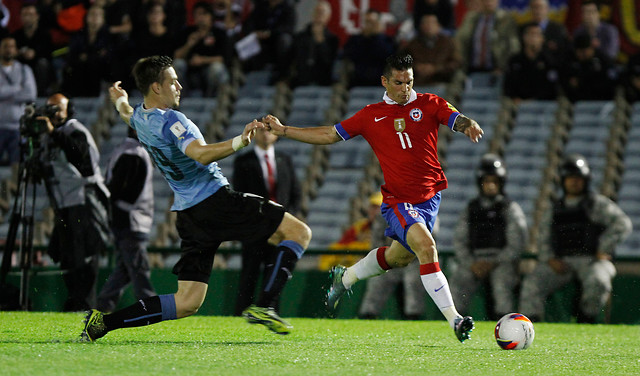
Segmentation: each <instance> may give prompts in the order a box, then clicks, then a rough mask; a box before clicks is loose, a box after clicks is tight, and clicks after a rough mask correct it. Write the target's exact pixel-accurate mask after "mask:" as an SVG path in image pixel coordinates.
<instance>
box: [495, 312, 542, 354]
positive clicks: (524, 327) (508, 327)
mask: <svg viewBox="0 0 640 376" xmlns="http://www.w3.org/2000/svg"><path fill="white" fill-rule="evenodd" d="M535 335H536V333H535V331H534V330H533V323H532V322H531V320H529V318H527V316H525V315H523V314H522V313H508V314H506V315H504V316H502V318H501V319H500V320H498V323H497V324H496V329H495V337H496V342H497V343H498V346H500V348H502V349H503V350H524V349H526V348H528V347H529V346H531V344H532V343H533V338H534V337H535Z"/></svg>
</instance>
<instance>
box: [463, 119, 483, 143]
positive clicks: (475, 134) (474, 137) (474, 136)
mask: <svg viewBox="0 0 640 376" xmlns="http://www.w3.org/2000/svg"><path fill="white" fill-rule="evenodd" d="M464 134H465V135H466V136H467V137H469V139H470V140H471V142H478V141H480V139H481V138H482V135H483V134H484V131H483V130H482V128H480V126H479V125H478V123H477V122H475V121H474V120H471V126H469V128H467V129H465V130H464Z"/></svg>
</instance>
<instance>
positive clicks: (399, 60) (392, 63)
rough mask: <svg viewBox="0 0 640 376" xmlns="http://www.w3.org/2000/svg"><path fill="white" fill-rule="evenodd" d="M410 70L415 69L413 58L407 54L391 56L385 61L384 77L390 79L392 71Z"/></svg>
mask: <svg viewBox="0 0 640 376" xmlns="http://www.w3.org/2000/svg"><path fill="white" fill-rule="evenodd" d="M409 68H413V56H411V55H410V54H407V53H405V54H396V55H391V56H389V57H387V60H385V64H384V70H383V71H382V75H383V76H385V77H387V78H389V77H391V71H392V70H394V69H395V70H397V71H406V70H409Z"/></svg>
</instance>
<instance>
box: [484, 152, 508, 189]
mask: <svg viewBox="0 0 640 376" xmlns="http://www.w3.org/2000/svg"><path fill="white" fill-rule="evenodd" d="M487 176H495V177H497V178H498V184H499V193H501V194H504V184H505V181H506V178H507V169H506V167H505V165H504V162H503V161H502V159H501V158H500V157H499V156H498V155H496V154H492V153H489V154H485V155H483V156H482V159H481V160H480V165H479V166H478V169H477V170H476V184H477V185H478V190H479V191H480V193H481V194H482V193H483V190H482V181H483V179H484V178H485V177H487Z"/></svg>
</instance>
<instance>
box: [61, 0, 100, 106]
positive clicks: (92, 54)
mask: <svg viewBox="0 0 640 376" xmlns="http://www.w3.org/2000/svg"><path fill="white" fill-rule="evenodd" d="M111 51H112V44H111V39H110V37H109V31H108V29H107V27H106V26H105V20H104V9H103V8H102V7H100V6H97V5H94V6H92V7H91V8H89V10H88V11H87V14H86V16H85V27H84V29H82V30H81V31H78V32H76V33H74V34H73V35H72V36H71V41H70V42H69V53H68V55H67V59H66V66H65V68H64V77H63V83H62V88H63V91H64V92H65V93H69V94H70V95H72V96H76V97H97V96H99V95H100V93H102V89H103V85H104V83H105V82H106V81H111V75H110V64H111Z"/></svg>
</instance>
